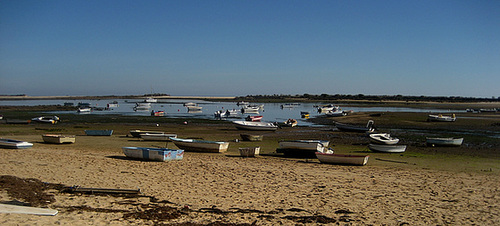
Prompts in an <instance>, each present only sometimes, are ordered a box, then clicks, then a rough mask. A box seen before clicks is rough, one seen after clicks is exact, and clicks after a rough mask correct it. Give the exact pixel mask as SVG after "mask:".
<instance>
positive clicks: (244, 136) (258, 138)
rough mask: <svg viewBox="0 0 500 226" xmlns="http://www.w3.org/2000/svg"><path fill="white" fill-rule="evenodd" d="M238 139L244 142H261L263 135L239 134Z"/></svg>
mask: <svg viewBox="0 0 500 226" xmlns="http://www.w3.org/2000/svg"><path fill="white" fill-rule="evenodd" d="M240 137H241V139H242V140H244V141H262V139H263V138H264V135H253V134H240Z"/></svg>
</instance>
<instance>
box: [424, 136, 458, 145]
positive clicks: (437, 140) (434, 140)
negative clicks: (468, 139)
mask: <svg viewBox="0 0 500 226" xmlns="http://www.w3.org/2000/svg"><path fill="white" fill-rule="evenodd" d="M463 141H464V138H453V137H447V138H443V137H427V138H426V144H427V146H460V145H462V142H463Z"/></svg>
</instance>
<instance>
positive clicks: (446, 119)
mask: <svg viewBox="0 0 500 226" xmlns="http://www.w3.org/2000/svg"><path fill="white" fill-rule="evenodd" d="M427 121H429V122H454V121H457V117H456V116H455V114H452V115H451V116H445V115H442V114H439V115H429V116H428V118H427Z"/></svg>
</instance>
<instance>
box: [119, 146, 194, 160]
mask: <svg viewBox="0 0 500 226" xmlns="http://www.w3.org/2000/svg"><path fill="white" fill-rule="evenodd" d="M122 150H123V154H125V155H126V156H127V157H129V158H136V159H145V160H154V161H162V162H164V161H171V160H182V159H183V158H184V150H176V149H167V148H143V147H122Z"/></svg>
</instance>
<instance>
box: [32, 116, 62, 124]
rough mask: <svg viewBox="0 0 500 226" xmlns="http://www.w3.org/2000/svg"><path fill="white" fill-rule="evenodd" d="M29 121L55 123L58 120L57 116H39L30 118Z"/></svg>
mask: <svg viewBox="0 0 500 226" xmlns="http://www.w3.org/2000/svg"><path fill="white" fill-rule="evenodd" d="M31 121H33V122H43V123H50V124H56V123H58V122H59V117H58V116H41V117H36V118H32V119H31Z"/></svg>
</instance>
